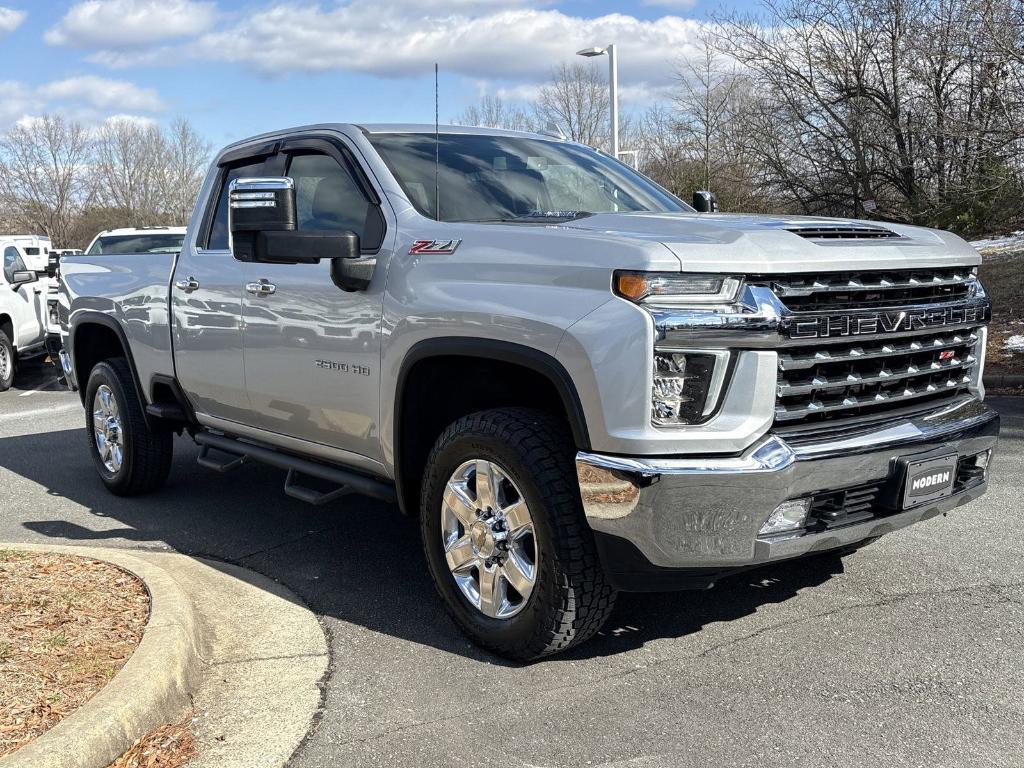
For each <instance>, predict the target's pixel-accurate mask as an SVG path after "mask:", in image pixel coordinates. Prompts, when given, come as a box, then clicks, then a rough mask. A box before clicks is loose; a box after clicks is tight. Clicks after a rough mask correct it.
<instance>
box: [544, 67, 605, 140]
mask: <svg viewBox="0 0 1024 768" xmlns="http://www.w3.org/2000/svg"><path fill="white" fill-rule="evenodd" d="M551 80H552V81H551V82H550V83H548V84H547V85H545V86H543V87H542V88H541V90H540V95H539V97H538V99H537V103H536V106H535V108H534V114H535V122H536V124H537V125H538V126H539V127H541V128H548V127H554V128H557V129H558V130H560V131H561V132H562V134H563V135H565V136H566V138H569V139H572V140H573V141H579V142H581V143H583V144H589V145H590V146H592V147H605V146H606V145H607V144H608V82H607V79H606V78H605V77H604V76H603V75H601V74H600V73H599V72H598V71H597V68H596V67H595V66H593V65H590V64H582V63H581V64H575V63H574V64H562V65H560V66H559V67H556V68H555V69H554V71H553V72H552V73H551Z"/></svg>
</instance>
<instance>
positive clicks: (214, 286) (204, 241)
mask: <svg viewBox="0 0 1024 768" xmlns="http://www.w3.org/2000/svg"><path fill="white" fill-rule="evenodd" d="M270 154H271V152H266V153H264V154H262V155H258V156H249V157H242V158H237V159H233V160H231V161H229V162H226V163H224V164H223V165H222V166H221V167H220V169H219V170H218V173H217V177H216V179H215V181H214V186H213V188H212V190H211V191H210V193H209V194H208V196H207V200H208V205H207V210H206V211H205V212H204V213H203V216H202V218H201V219H197V220H198V221H199V224H198V226H197V229H198V232H196V233H195V234H193V231H192V229H190V230H189V234H188V235H187V236H186V238H185V242H184V243H183V244H182V250H181V254H180V255H179V256H178V261H177V264H176V266H175V269H174V275H173V278H172V280H171V309H172V313H173V322H172V329H173V330H172V334H173V335H172V338H173V341H174V364H175V373H176V376H177V378H178V381H180V382H181V384H182V387H183V388H184V390H185V391H186V392H188V393H189V396H190V397H191V399H192V404H193V406H194V407H195V409H196V411H197V413H198V414H200V415H206V416H213V417H215V418H218V419H225V420H228V421H234V422H239V423H242V424H251V423H252V418H253V417H252V413H251V411H250V407H249V399H248V396H247V395H246V391H245V370H244V367H243V362H242V294H243V292H244V285H245V270H246V265H245V264H243V263H242V262H240V261H236V260H235V259H234V257H232V255H231V251H230V250H229V247H228V185H229V184H230V183H231V181H233V180H234V179H236V178H239V177H244V176H259V175H260V173H261V171H262V169H263V163H264V161H265V159H266V157H268V156H269V155H270Z"/></svg>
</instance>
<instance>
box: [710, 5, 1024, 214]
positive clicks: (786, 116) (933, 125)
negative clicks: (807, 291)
mask: <svg viewBox="0 0 1024 768" xmlns="http://www.w3.org/2000/svg"><path fill="white" fill-rule="evenodd" d="M985 1H986V2H1019V0H985ZM765 11H766V13H765V17H764V18H750V17H738V16H732V17H728V18H726V19H724V20H721V24H720V26H719V34H718V35H717V36H716V39H715V44H716V46H717V47H718V49H719V50H721V51H723V52H724V53H726V54H728V55H730V56H732V57H733V58H735V59H737V60H738V61H740V62H741V63H742V64H743V65H744V66H745V68H746V69H747V71H748V72H750V73H751V77H752V78H753V80H754V82H755V85H754V93H756V95H757V114H755V115H752V116H751V118H750V120H749V122H748V128H747V131H746V132H747V135H748V136H749V138H750V142H749V146H750V148H751V150H752V151H753V152H756V153H757V155H758V157H759V159H760V161H761V162H762V163H763V165H764V168H765V180H766V182H767V183H768V184H770V185H771V186H772V187H773V188H774V189H775V190H776V191H778V192H780V193H782V194H785V195H786V196H789V197H790V198H792V199H793V200H794V201H795V202H797V203H798V204H799V206H800V207H801V208H802V209H803V210H806V211H808V212H814V213H834V214H845V215H850V214H852V215H868V216H871V215H874V216H881V217H883V218H894V219H900V220H908V221H914V222H919V223H925V224H938V225H943V226H955V227H959V228H961V229H965V228H971V227H977V226H980V225H981V222H982V219H984V218H985V217H986V216H988V215H989V213H986V212H985V211H991V210H993V205H992V200H993V199H995V198H1001V199H1004V200H1005V199H1007V198H1008V197H1012V195H1011V194H1010V192H1011V190H1012V189H1014V186H1015V184H1017V182H1018V181H1019V179H1018V178H1016V177H1018V176H1019V161H1018V160H1017V159H1016V157H1017V156H1018V154H1019V152H1018V150H1019V146H1020V141H1021V135H1022V134H1021V130H1020V128H1019V127H1018V126H1019V125H1020V104H1019V98H1020V97H1019V96H1018V95H1017V94H1016V93H1015V92H1014V89H1013V88H1012V87H1011V84H1012V83H1014V82H1015V79H1014V77H1015V75H1014V70H1015V65H1014V64H1013V62H1012V61H1011V60H1010V58H1009V57H1007V56H1006V55H1004V54H1002V53H1000V52H999V51H998V50H997V48H996V47H995V46H993V45H992V44H991V43H990V42H989V41H988V39H987V35H986V30H985V25H984V24H983V23H982V14H981V13H980V11H979V5H978V0H765ZM1017 72H1018V73H1019V69H1017ZM1011 102H1012V103H1011ZM982 202H983V203H984V205H982V206H979V203H982ZM972 211H973V212H972ZM965 217H966V218H965Z"/></svg>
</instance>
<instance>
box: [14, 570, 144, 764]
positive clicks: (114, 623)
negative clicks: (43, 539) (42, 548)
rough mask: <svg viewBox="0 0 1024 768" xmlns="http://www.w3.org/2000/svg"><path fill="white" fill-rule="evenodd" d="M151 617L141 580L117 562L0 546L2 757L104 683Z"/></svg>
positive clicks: (82, 702)
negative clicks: (121, 567) (16, 549)
mask: <svg viewBox="0 0 1024 768" xmlns="http://www.w3.org/2000/svg"><path fill="white" fill-rule="evenodd" d="M148 618H149V596H148V594H147V593H146V590H145V587H144V586H143V585H142V582H140V581H139V580H138V579H137V578H135V577H134V576H132V575H130V574H128V573H126V572H125V571H122V570H121V569H120V568H117V567H116V566H113V565H110V564H109V563H102V562H99V561H96V560H90V559H87V558H83V557H75V556H71V555H55V554H39V553H26V552H17V551H11V550H0V758H2V757H3V756H4V755H6V754H8V753H10V752H13V751H14V750H16V749H18V748H19V747H21V746H24V745H25V744H27V743H29V742H30V741H32V740H33V739H34V738H36V737H37V736H39V735H40V734H41V733H43V732H44V731H46V730H47V729H49V728H52V727H53V726H54V725H56V724H57V723H58V722H60V721H61V720H62V719H63V718H65V717H67V716H68V715H69V714H71V713H72V712H74V711H75V710H76V709H77V708H78V707H80V706H81V705H82V704H84V703H85V702H86V701H88V700H89V699H90V698H92V697H93V696H94V695H95V694H96V693H97V692H98V691H99V690H100V689H101V688H103V686H104V685H106V683H107V682H108V681H109V680H110V679H111V678H112V677H113V676H114V675H115V674H116V673H117V671H118V670H120V669H121V667H123V666H124V664H125V662H126V661H128V659H129V657H130V656H131V655H132V652H133V651H134V650H135V647H136V646H137V645H138V644H139V641H140V640H141V639H142V633H143V629H144V628H145V626H146V621H147V620H148Z"/></svg>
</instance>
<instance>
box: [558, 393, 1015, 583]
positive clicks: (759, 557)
mask: <svg viewBox="0 0 1024 768" xmlns="http://www.w3.org/2000/svg"><path fill="white" fill-rule="evenodd" d="M998 434H999V416H998V414H997V413H996V412H995V411H993V410H992V409H991V408H989V407H988V406H986V405H985V404H984V403H982V402H980V401H978V400H975V399H968V400H964V401H960V402H958V403H955V404H953V405H950V406H946V407H944V408H942V409H938V410H935V411H932V412H927V413H923V414H919V415H915V416H913V417H906V418H904V419H903V420H900V421H893V422H889V423H886V424H882V425H879V426H877V427H875V428H874V429H872V430H870V431H861V432H858V433H856V434H853V435H847V436H845V437H835V438H832V439H829V440H823V441H822V442H810V441H809V440H808V439H807V438H802V439H799V440H798V439H795V438H787V437H783V436H779V435H774V434H770V435H768V436H766V437H765V438H764V439H763V440H762V441H761V442H759V443H758V444H756V445H755V446H753V447H752V448H751V449H750V450H748V451H747V452H745V453H744V454H743V455H741V456H736V457H710V458H624V457H618V456H607V455H599V454H593V453H579V454H578V455H577V457H576V466H577V472H578V474H579V479H580V490H581V495H582V497H583V506H584V510H585V512H586V516H587V521H588V522H589V523H590V526H591V527H592V528H593V529H594V531H595V532H597V533H598V534H599V539H603V540H604V541H605V546H604V547H602V549H603V551H605V552H607V551H609V550H608V547H607V541H608V540H614V539H618V540H624V542H628V544H629V545H631V546H630V547H629V549H631V550H632V548H635V550H637V551H638V552H639V554H640V555H642V558H643V560H644V561H646V563H647V564H649V565H650V566H651V567H652V568H654V569H687V570H689V569H714V570H718V571H728V570H732V569H739V568H744V567H749V566H754V565H760V564H762V563H768V562H772V561H776V560H783V559H788V558H792V557H797V556H800V555H805V554H810V553H812V552H820V551H824V550H829V549H835V548H839V547H845V546H848V545H850V544H855V543H857V542H860V541H864V540H866V539H871V538H874V537H876V536H880V535H882V534H884V533H889V532H890V531H894V530H896V529H898V528H903V527H905V526H908V525H912V524H913V523H916V522H919V521H921V520H926V519H928V518H930V517H935V516H936V515H939V514H941V513H943V512H946V511H948V510H950V509H954V508H956V507H959V506H961V505H963V504H966V503H967V502H969V501H972V500H973V499H976V498H978V497H979V496H981V495H982V494H983V493H984V492H985V490H986V488H987V478H986V479H985V480H984V481H981V482H978V483H975V484H973V485H970V486H968V487H966V488H965V489H964V490H963V491H961V492H959V493H954V495H952V496H949V497H947V498H944V499H941V500H939V501H937V502H934V503H929V504H926V505H924V506H920V507H915V508H913V509H910V510H907V511H892V512H888V511H885V510H879V512H878V513H877V514H876V516H874V517H872V518H871V519H868V520H865V521H863V522H857V523H853V524H850V525H848V526H845V527H835V528H832V529H829V530H825V531H822V532H805V531H799V532H796V533H788V534H776V535H774V536H760V535H759V531H760V529H761V526H762V525H763V524H764V523H765V521H766V520H767V519H768V516H769V515H770V514H771V513H772V511H773V510H774V509H775V508H776V507H777V506H778V505H779V504H781V503H782V502H784V501H787V500H791V499H800V498H806V497H808V496H812V495H814V494H818V493H821V492H825V491H830V490H839V489H844V488H851V487H854V486H858V485H863V484H869V483H877V484H879V485H881V486H886V487H890V488H891V487H893V486H895V485H897V484H898V483H899V482H900V478H899V477H897V474H898V472H899V460H900V459H902V458H907V457H913V458H914V459H915V460H917V459H927V458H930V457H933V456H943V455H946V454H951V453H954V452H955V453H958V454H959V455H960V456H962V457H964V456H970V455H973V454H978V453H982V452H984V451H986V450H992V449H993V448H994V447H995V444H996V440H997V437H998ZM619 543H620V544H621V543H622V541H620V542H619ZM615 551H621V548H619V549H617V550H615ZM608 559H609V558H608V556H607V555H606V556H605V560H606V563H605V566H606V568H608V569H611V570H615V569H616V567H617V566H616V564H615V563H609V562H607V560H608Z"/></svg>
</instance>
